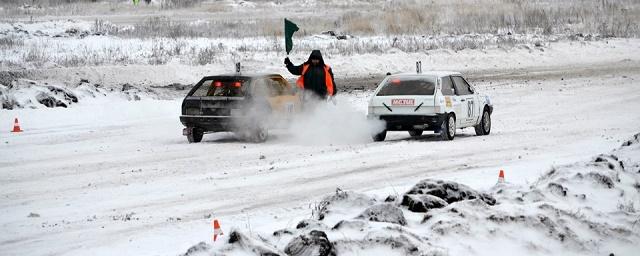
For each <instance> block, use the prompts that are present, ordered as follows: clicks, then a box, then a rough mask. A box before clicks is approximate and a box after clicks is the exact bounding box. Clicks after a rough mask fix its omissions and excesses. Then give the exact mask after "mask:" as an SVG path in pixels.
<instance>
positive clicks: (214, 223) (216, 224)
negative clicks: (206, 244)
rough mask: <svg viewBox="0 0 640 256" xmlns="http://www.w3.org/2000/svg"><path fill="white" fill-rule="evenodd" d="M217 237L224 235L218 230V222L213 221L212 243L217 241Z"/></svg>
mask: <svg viewBox="0 0 640 256" xmlns="http://www.w3.org/2000/svg"><path fill="white" fill-rule="evenodd" d="M218 235H224V233H222V229H220V223H218V220H215V219H214V220H213V241H214V242H215V241H216V240H217V239H218Z"/></svg>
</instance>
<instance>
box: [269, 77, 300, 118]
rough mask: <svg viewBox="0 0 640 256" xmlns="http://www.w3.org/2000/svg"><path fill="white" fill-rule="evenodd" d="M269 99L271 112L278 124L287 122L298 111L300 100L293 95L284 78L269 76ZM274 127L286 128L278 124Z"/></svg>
mask: <svg viewBox="0 0 640 256" xmlns="http://www.w3.org/2000/svg"><path fill="white" fill-rule="evenodd" d="M267 83H268V87H269V94H270V96H271V97H270V98H269V101H270V103H271V106H272V109H273V111H274V112H275V113H276V115H277V116H278V117H279V118H280V120H279V122H288V121H290V120H291V119H292V118H293V115H294V114H295V113H296V112H298V111H299V109H300V104H299V103H300V99H299V97H297V96H296V95H295V93H293V91H292V90H291V88H290V87H289V86H288V83H287V82H286V80H284V78H282V77H279V76H271V77H268V78H267ZM276 126H279V127H280V126H286V124H285V123H279V124H277V125H276Z"/></svg>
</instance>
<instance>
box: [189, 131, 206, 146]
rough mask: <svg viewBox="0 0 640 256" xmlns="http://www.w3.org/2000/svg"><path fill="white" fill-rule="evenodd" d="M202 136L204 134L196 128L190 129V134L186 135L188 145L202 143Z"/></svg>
mask: <svg viewBox="0 0 640 256" xmlns="http://www.w3.org/2000/svg"><path fill="white" fill-rule="evenodd" d="M203 136H204V132H203V131H202V130H200V129H197V128H192V129H191V133H189V134H187V140H188V141H189V143H198V142H200V141H202V137H203Z"/></svg>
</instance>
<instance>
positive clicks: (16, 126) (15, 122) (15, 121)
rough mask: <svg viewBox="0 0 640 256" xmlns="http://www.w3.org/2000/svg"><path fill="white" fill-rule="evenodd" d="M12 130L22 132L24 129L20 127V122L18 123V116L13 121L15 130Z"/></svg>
mask: <svg viewBox="0 0 640 256" xmlns="http://www.w3.org/2000/svg"><path fill="white" fill-rule="evenodd" d="M11 132H22V129H20V123H18V118H16V119H15V120H14V121H13V131H11Z"/></svg>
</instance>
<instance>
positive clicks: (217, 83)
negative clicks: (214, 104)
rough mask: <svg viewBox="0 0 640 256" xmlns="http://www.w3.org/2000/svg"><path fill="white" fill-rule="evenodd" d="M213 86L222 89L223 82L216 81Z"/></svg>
mask: <svg viewBox="0 0 640 256" xmlns="http://www.w3.org/2000/svg"><path fill="white" fill-rule="evenodd" d="M213 86H215V87H222V82H220V81H216V82H215V83H213Z"/></svg>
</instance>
